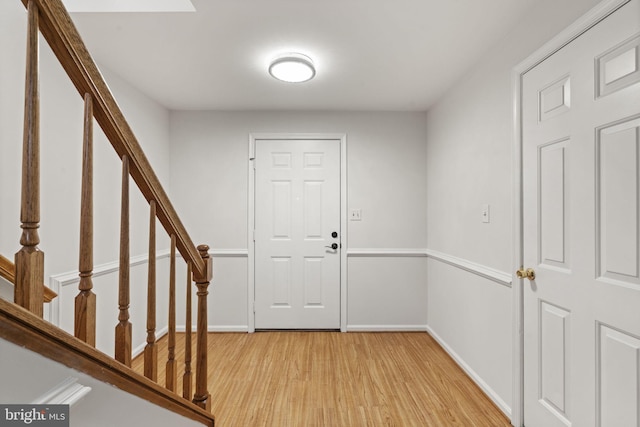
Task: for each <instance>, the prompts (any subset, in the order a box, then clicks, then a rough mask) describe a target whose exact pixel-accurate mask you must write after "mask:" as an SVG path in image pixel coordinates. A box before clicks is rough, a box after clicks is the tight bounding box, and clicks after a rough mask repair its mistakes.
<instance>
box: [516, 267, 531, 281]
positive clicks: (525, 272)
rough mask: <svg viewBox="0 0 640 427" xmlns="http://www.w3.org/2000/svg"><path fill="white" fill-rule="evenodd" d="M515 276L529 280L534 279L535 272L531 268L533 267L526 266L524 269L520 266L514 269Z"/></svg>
mask: <svg viewBox="0 0 640 427" xmlns="http://www.w3.org/2000/svg"><path fill="white" fill-rule="evenodd" d="M516 276H518V278H520V279H525V278H526V279H529V280H536V272H535V271H534V270H533V268H527V269H526V270H525V269H524V268H521V269H520V270H518V271H516Z"/></svg>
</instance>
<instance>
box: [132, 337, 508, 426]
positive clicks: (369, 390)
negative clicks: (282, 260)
mask: <svg viewBox="0 0 640 427" xmlns="http://www.w3.org/2000/svg"><path fill="white" fill-rule="evenodd" d="M183 337H184V334H179V335H178V339H177V348H176V355H177V356H176V357H177V358H178V359H179V360H180V362H179V363H181V365H179V366H180V368H179V373H178V385H179V387H180V388H179V393H180V394H182V388H181V387H182V383H181V377H182V372H183V369H184V368H183V366H184V365H183V364H182V363H183V362H182V360H183V357H184V356H183V355H184V340H183ZM159 345H160V351H159V357H160V359H159V363H158V366H159V376H158V378H159V383H160V384H164V375H165V371H164V365H165V363H166V340H165V339H163V340H161V341H160V343H159ZM194 354H195V353H194ZM142 363H143V360H142V357H138V358H136V360H134V362H133V367H134V369H136V370H137V371H138V372H142ZM208 372H209V373H208V384H209V392H210V393H211V399H212V412H213V414H214V415H215V417H216V425H217V426H219V427H251V426H256V427H257V426H265V427H287V426H290V427H303V426H304V427H308V426H318V427H320V426H331V427H359V426H398V427H405V426H416V427H417V426H419V427H424V426H437V427H439V426H444V427H448V426H465V427H470V426H477V427H481V426H486V427H501V426H505V427H506V426H510V422H509V420H508V419H507V418H506V417H505V416H504V414H503V413H502V412H501V411H500V410H499V409H498V408H497V407H496V406H495V405H494V404H493V402H491V401H490V400H489V398H487V396H485V395H484V394H483V392H482V391H481V390H480V389H479V388H478V387H477V386H476V385H475V383H473V381H472V380H471V379H470V378H469V377H467V375H466V374H465V373H464V372H463V371H462V370H461V369H460V368H459V367H458V366H457V365H456V364H455V362H453V360H451V358H450V357H449V356H448V355H447V354H446V352H445V351H444V350H443V349H442V348H441V347H440V346H439V345H438V344H437V343H436V342H435V340H434V339H433V338H431V337H430V336H429V335H428V334H426V333H419V332H409V333H353V332H351V333H339V332H289V331H284V332H256V333H254V334H246V333H212V334H209V371H208Z"/></svg>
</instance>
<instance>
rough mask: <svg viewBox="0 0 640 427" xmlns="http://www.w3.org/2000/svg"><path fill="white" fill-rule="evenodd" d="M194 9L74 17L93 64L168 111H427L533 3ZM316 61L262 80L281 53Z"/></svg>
mask: <svg viewBox="0 0 640 427" xmlns="http://www.w3.org/2000/svg"><path fill="white" fill-rule="evenodd" d="M192 3H193V5H194V6H195V8H196V12H178V13H165V12H154V13H73V14H72V17H73V19H74V21H75V22H76V25H77V26H78V29H79V31H80V34H81V35H82V36H83V38H84V39H85V42H86V44H87V45H88V47H89V50H90V51H91V52H92V54H93V56H94V58H95V59H96V60H97V61H98V63H101V64H104V65H105V66H106V67H108V68H109V69H111V70H112V71H115V72H116V73H117V74H119V75H120V76H122V77H123V78H124V79H125V80H127V81H129V82H130V83H132V84H133V85H135V86H136V87H138V88H139V89H140V90H142V91H143V92H144V93H146V94H148V95H149V96H151V97H152V98H153V99H155V100H157V101H158V102H160V103H161V104H163V105H164V106H166V107H167V108H170V109H175V110H181V109H188V110H298V109H303V110H385V111H424V110H426V109H427V108H428V107H429V106H430V105H432V103H433V102H435V101H436V100H437V99H438V98H439V97H440V96H441V95H442V94H443V93H444V91H446V90H447V89H448V88H449V87H450V86H451V85H452V84H454V83H455V81H456V80H457V79H459V78H460V77H461V76H462V75H463V74H465V73H467V72H468V70H469V68H470V67H471V66H472V65H473V64H475V63H476V62H477V61H478V60H479V58H480V56H481V55H482V54H483V53H484V52H485V51H486V50H487V49H488V48H490V47H491V46H492V45H493V44H494V43H496V42H497V41H498V40H499V39H500V38H501V37H503V36H505V35H506V34H507V33H508V32H509V30H511V29H512V28H513V26H514V25H515V24H516V23H517V22H518V21H519V20H520V19H522V18H523V16H524V14H525V13H526V12H527V10H528V9H529V8H531V7H533V5H534V3H535V0H192ZM287 51H299V52H301V53H304V54H306V55H308V56H311V57H312V58H313V60H314V61H315V63H316V66H317V75H316V77H315V79H313V80H312V81H310V82H307V83H298V84H295V83H283V82H280V81H277V80H274V79H273V78H272V77H270V76H269V74H268V73H267V67H268V64H269V61H270V60H271V59H272V58H273V57H275V56H276V55H277V54H280V53H283V52H287Z"/></svg>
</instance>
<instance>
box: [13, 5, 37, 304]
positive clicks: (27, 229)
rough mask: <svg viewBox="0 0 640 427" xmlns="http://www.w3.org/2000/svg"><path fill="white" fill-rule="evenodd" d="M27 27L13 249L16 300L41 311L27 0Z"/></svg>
mask: <svg viewBox="0 0 640 427" xmlns="http://www.w3.org/2000/svg"><path fill="white" fill-rule="evenodd" d="M28 10H29V18H28V29H27V71H26V81H25V104H24V136H23V145H22V202H21V209H20V222H21V223H22V225H21V227H22V237H21V238H20V244H21V245H22V248H21V249H20V251H18V252H17V253H16V256H15V265H16V288H15V295H14V300H15V302H16V304H18V305H20V306H22V307H24V308H26V309H27V310H29V311H31V312H32V313H34V314H35V315H37V316H40V317H42V315H43V308H42V304H43V299H44V295H43V294H44V253H43V252H42V251H40V249H38V243H40V237H39V236H38V227H40V94H39V92H40V91H39V79H38V34H39V29H38V28H39V24H38V13H39V12H38V6H36V4H35V2H33V1H30V2H29V5H28Z"/></svg>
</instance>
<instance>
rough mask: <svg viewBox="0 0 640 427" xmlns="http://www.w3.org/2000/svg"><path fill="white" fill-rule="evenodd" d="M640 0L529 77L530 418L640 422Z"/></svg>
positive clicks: (531, 421)
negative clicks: (531, 275) (532, 270)
mask: <svg viewBox="0 0 640 427" xmlns="http://www.w3.org/2000/svg"><path fill="white" fill-rule="evenodd" d="M639 3H640V0H632V1H630V2H629V3H627V4H626V5H625V6H623V7H622V8H621V9H619V10H617V11H616V12H615V13H613V14H612V15H610V16H609V17H607V18H606V19H604V20H603V21H601V22H600V23H598V24H597V25H596V26H594V27H592V28H591V29H589V30H588V31H587V32H585V33H584V34H582V35H581V36H580V37H578V38H577V39H575V40H574V41H572V42H571V43H569V44H568V45H567V46H565V47H564V48H562V49H561V50H560V51H558V52H557V53H555V54H554V55H552V56H551V57H549V58H548V59H546V60H544V61H543V62H542V63H541V64H539V65H538V66H536V67H535V68H534V69H532V70H531V71H529V72H527V73H526V74H525V75H524V78H523V86H522V87H523V92H522V93H523V98H522V99H523V104H522V114H523V117H522V119H523V122H522V123H523V125H522V126H523V128H522V131H523V135H522V137H523V189H524V196H523V228H524V260H525V263H524V266H525V267H529V268H533V269H534V270H535V279H533V280H524V281H523V282H524V283H523V286H524V289H523V295H524V370H525V372H524V390H525V393H524V400H525V402H524V418H525V425H526V426H528V427H554V426H576V427H594V426H602V427H623V426H640V193H639V191H640V184H639V178H640V48H639V45H640V33H639V31H640V6H639Z"/></svg>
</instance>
